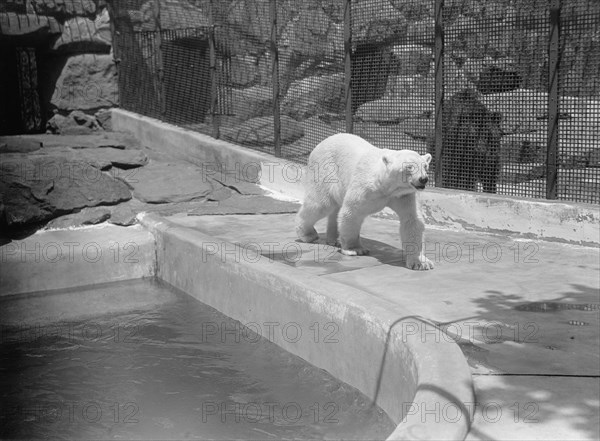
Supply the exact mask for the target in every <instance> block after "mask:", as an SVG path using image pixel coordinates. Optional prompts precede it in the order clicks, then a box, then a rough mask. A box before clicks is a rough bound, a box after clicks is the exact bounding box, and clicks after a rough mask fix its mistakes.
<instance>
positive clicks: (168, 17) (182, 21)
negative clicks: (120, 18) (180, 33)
mask: <svg viewBox="0 0 600 441" xmlns="http://www.w3.org/2000/svg"><path fill="white" fill-rule="evenodd" d="M159 8H160V10H159ZM127 15H128V18H129V20H130V23H131V24H132V26H133V30H134V31H136V32H144V31H155V30H157V28H158V24H159V23H158V17H159V15H160V29H163V30H164V29H185V28H201V27H208V18H207V14H206V13H205V12H204V11H203V10H202V9H201V8H198V7H197V6H194V5H191V4H190V3H189V2H187V1H181V0H160V4H159V3H157V2H156V1H155V0H148V1H146V2H145V3H144V4H142V5H141V6H140V7H139V9H130V10H128V11H127Z"/></svg>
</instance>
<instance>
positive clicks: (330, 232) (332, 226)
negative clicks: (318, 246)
mask: <svg viewBox="0 0 600 441" xmlns="http://www.w3.org/2000/svg"><path fill="white" fill-rule="evenodd" d="M339 212H340V207H335V208H334V210H333V211H332V212H331V213H329V217H328V218H327V245H331V246H334V247H336V246H339V241H338V213H339Z"/></svg>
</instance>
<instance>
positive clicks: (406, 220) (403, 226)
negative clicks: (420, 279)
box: [388, 193, 434, 270]
mask: <svg viewBox="0 0 600 441" xmlns="http://www.w3.org/2000/svg"><path fill="white" fill-rule="evenodd" d="M388 206H389V207H390V208H391V209H392V210H394V211H395V212H396V213H397V214H398V217H399V218H400V240H402V248H403V249H404V253H405V255H406V267H407V268H409V269H413V270H430V269H433V267H434V265H433V262H432V261H431V260H429V259H428V258H427V257H426V256H425V255H424V254H423V233H424V232H425V224H424V223H423V220H422V219H421V215H420V213H419V211H418V207H417V200H416V195H415V193H412V194H408V195H406V196H402V197H399V198H394V199H392V200H391V201H390V203H389V204H388Z"/></svg>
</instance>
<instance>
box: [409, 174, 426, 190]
mask: <svg viewBox="0 0 600 441" xmlns="http://www.w3.org/2000/svg"><path fill="white" fill-rule="evenodd" d="M427 181H429V178H428V177H427V176H420V177H419V178H418V179H415V180H414V181H413V182H412V186H413V187H415V188H416V189H417V190H423V189H424V188H425V184H427Z"/></svg>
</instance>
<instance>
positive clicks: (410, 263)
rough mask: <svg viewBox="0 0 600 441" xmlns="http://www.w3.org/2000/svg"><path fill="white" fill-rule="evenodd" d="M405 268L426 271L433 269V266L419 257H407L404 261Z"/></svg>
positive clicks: (425, 259)
mask: <svg viewBox="0 0 600 441" xmlns="http://www.w3.org/2000/svg"><path fill="white" fill-rule="evenodd" d="M406 267H407V268H408V269H412V270H416V271H427V270H431V269H433V267H434V265H433V262H432V261H431V260H429V259H428V258H427V257H425V256H423V255H421V256H419V257H417V256H409V257H408V258H407V259H406Z"/></svg>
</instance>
